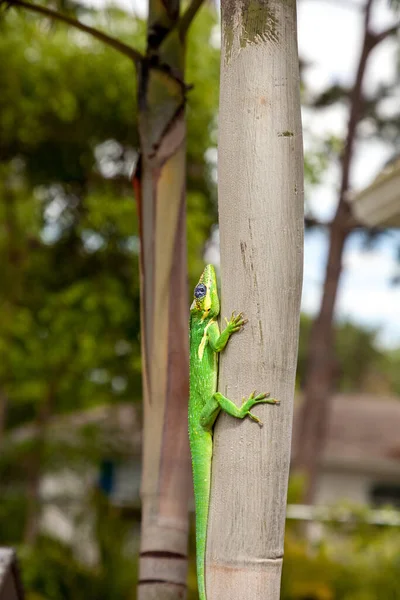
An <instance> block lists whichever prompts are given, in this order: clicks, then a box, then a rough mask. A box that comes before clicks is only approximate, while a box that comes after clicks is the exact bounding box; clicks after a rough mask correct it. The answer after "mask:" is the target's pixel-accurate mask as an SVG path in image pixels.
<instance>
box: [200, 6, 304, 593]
mask: <svg viewBox="0 0 400 600" xmlns="http://www.w3.org/2000/svg"><path fill="white" fill-rule="evenodd" d="M299 89H300V85H299V71H298V54H297V38H296V2H295V1H294V0H290V1H288V0H285V1H283V0H257V1H256V2H250V1H248V0H244V1H243V2H240V3H236V2H233V1H232V0H222V57H221V97H220V117H219V215H220V231H221V275H222V294H221V298H222V315H229V314H230V313H231V312H232V310H236V311H243V312H244V314H245V315H246V317H247V318H248V320H249V322H248V324H247V325H246V326H245V328H244V330H243V332H242V333H241V334H240V335H239V334H238V335H237V337H236V336H235V337H233V339H232V341H231V342H230V344H229V346H228V349H227V350H226V352H225V353H223V354H222V356H221V367H220V377H219V390H220V391H221V392H222V393H223V394H224V395H227V396H228V397H229V398H231V399H232V400H234V401H236V402H238V403H240V401H241V400H240V399H241V398H242V397H243V396H248V395H249V393H250V392H251V391H252V390H254V389H256V390H257V391H259V392H264V391H265V392H268V391H269V392H271V395H272V396H273V397H275V398H279V399H280V401H281V404H280V406H268V405H264V406H259V407H257V408H256V409H254V413H255V414H256V415H258V416H259V417H261V419H262V421H263V423H264V427H263V428H260V427H258V426H257V424H255V423H254V422H252V421H251V420H249V419H246V420H244V421H242V422H239V421H237V422H236V421H234V420H233V419H232V417H229V416H226V415H221V416H220V417H219V419H218V421H217V426H216V430H215V437H214V440H215V446H214V458H213V466H212V487H211V489H212V492H211V493H212V497H211V507H210V518H209V530H208V547H207V561H206V578H207V579H206V583H207V598H208V599H209V600H217V599H218V600H224V599H226V600H228V599H229V600H239V599H240V600H247V599H248V600H257V599H261V598H262V599H263V600H277V599H279V596H280V578H281V569H282V557H283V538H284V527H285V512H286V492H287V481H288V473H289V463H290V442H291V428H292V410H293V394H294V383H295V372H296V360H297V346H298V325H299V312H300V296H301V282H302V264H303V154H302V133H301V119H300V93H299Z"/></svg>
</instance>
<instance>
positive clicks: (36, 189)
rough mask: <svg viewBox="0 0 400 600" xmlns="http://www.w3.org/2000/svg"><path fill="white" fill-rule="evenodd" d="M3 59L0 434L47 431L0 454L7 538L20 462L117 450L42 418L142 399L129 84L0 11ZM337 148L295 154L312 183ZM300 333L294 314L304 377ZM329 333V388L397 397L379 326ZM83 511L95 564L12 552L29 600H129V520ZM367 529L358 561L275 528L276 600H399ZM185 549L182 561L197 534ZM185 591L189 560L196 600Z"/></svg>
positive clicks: (71, 463) (397, 382)
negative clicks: (333, 382)
mask: <svg viewBox="0 0 400 600" xmlns="http://www.w3.org/2000/svg"><path fill="white" fill-rule="evenodd" d="M58 4H59V6H61V7H62V8H63V10H67V11H68V12H70V13H74V14H75V13H76V12H78V14H79V16H80V17H85V18H87V19H89V20H90V22H91V24H93V25H94V26H99V27H102V28H105V29H107V30H109V31H110V33H111V34H112V35H114V36H116V37H119V38H120V39H122V40H125V41H127V42H129V43H132V44H134V45H135V46H136V47H137V48H143V46H144V41H145V34H144V32H145V23H144V22H143V21H141V20H140V19H139V18H137V17H135V16H132V15H127V14H126V13H124V12H123V11H121V10H119V9H116V8H110V9H107V11H98V12H97V11H95V10H93V9H89V8H83V7H82V6H79V5H76V4H75V3H73V2H66V1H65V0H59V2H58ZM215 22H216V18H215V15H214V14H213V13H212V12H211V11H208V10H206V9H205V8H203V9H202V11H201V12H200V14H199V16H198V17H197V18H196V20H195V22H194V24H193V26H192V29H191V34H190V37H189V40H188V55H187V57H188V60H187V82H188V83H189V84H193V85H194V87H193V89H192V90H191V91H190V92H189V94H188V106H187V117H188V140H187V147H188V158H187V179H188V194H187V198H188V219H187V229H188V259H189V260H188V262H189V284H190V285H191V286H193V285H194V283H195V281H196V279H197V277H198V273H199V272H200V271H201V268H202V250H203V247H204V244H205V242H206V240H207V238H208V235H209V232H210V228H211V226H212V224H213V223H214V222H215V221H216V203H215V199H216V186H215V152H216V127H215V119H216V107H217V101H218V84H217V81H218V70H219V52H218V49H217V48H216V47H215V46H214V45H213V43H210V39H212V37H213V33H214V27H215ZM0 63H1V65H2V68H1V69H0V89H1V90H2V93H1V94H0V198H1V202H0V255H1V256H2V260H1V261H0V278H1V281H2V286H1V289H0V306H1V314H2V319H1V320H0V439H1V438H3V437H6V434H7V432H9V431H11V430H13V429H14V428H17V427H20V426H22V425H24V424H25V425H26V424H27V423H28V422H29V423H30V422H33V423H34V424H35V426H36V427H37V428H38V430H39V432H41V434H43V435H42V437H40V436H39V439H37V438H35V437H34V436H30V437H29V436H28V437H26V438H24V439H23V440H22V441H21V442H19V443H18V444H16V443H15V444H12V443H11V444H7V443H5V442H4V443H3V445H2V453H1V459H0V481H1V492H2V493H1V496H0V539H1V543H3V544H4V543H7V544H20V543H21V541H22V540H23V537H24V529H25V520H26V514H27V510H28V507H27V504H28V495H27V493H26V482H27V480H28V475H29V474H30V470H31V465H32V462H31V461H32V457H33V456H35V455H37V454H38V453H39V455H40V468H41V469H42V470H48V471H50V472H54V471H56V470H58V469H60V468H65V467H66V466H67V467H68V468H70V469H71V470H73V471H75V472H77V473H80V472H85V471H86V470H87V469H90V468H93V467H96V466H98V465H99V463H100V461H101V459H102V458H103V457H104V455H105V454H106V455H107V456H119V454H121V453H122V454H123V453H124V452H127V450H126V448H125V447H124V446H123V445H121V444H120V443H119V440H117V439H116V438H112V439H109V438H107V439H104V437H103V436H102V434H101V432H99V431H98V430H96V428H94V427H90V426H88V427H86V428H84V429H82V430H81V431H79V432H78V431H74V432H73V437H72V439H64V438H60V439H59V438H57V437H54V436H53V437H52V436H49V435H47V433H48V432H47V431H46V429H48V428H50V427H51V421H50V419H51V418H52V417H54V416H60V415H65V414H66V413H71V412H73V411H80V410H83V409H90V408H92V407H93V406H96V405H99V404H112V403H116V402H121V401H122V402H132V401H135V402H138V401H139V400H140V398H141V383H140V339H139V283H138V267H137V253H138V232H137V222H136V215H135V205H134V200H133V192H132V188H131V184H130V181H129V175H130V172H131V170H132V166H133V165H134V162H135V160H136V157H137V153H136V149H137V145H138V139H137V118H136V89H135V88H136V85H135V75H134V70H133V66H132V64H131V63H130V61H129V60H127V59H126V58H125V57H121V56H119V55H118V53H116V52H115V51H113V50H111V49H109V48H106V47H104V46H102V45H101V44H100V43H98V42H96V41H93V40H92V39H91V38H89V37H87V36H85V35H84V34H82V33H81V32H76V31H73V30H70V29H67V28H66V27H64V26H63V25H58V24H54V23H50V22H48V21H46V20H43V19H37V18H36V16H32V15H30V14H27V13H18V12H17V11H15V10H14V9H10V10H9V11H7V13H6V14H5V13H2V14H1V19H0ZM343 92H345V90H344V91H343ZM383 92H384V90H383V91H382V90H381V93H383ZM340 93H341V90H338V89H337V90H336V91H333V90H331V92H330V98H329V97H328V96H329V94H326V97H325V98H324V99H322V98H321V99H320V100H319V105H320V106H326V105H328V104H329V102H330V101H331V100H332V98H333V99H334V100H340ZM344 100H345V98H344ZM316 103H317V101H316ZM372 108H373V107H372V105H370V109H371V110H372ZM339 146H340V144H339V142H338V140H336V139H332V138H330V139H328V140H326V141H324V142H322V145H318V144H317V145H316V146H315V148H313V149H311V151H310V152H309V153H308V154H307V155H306V178H307V181H308V183H309V184H311V185H316V184H318V183H320V182H321V179H322V177H323V175H324V173H325V172H326V169H327V166H328V164H329V161H330V160H331V159H332V155H333V153H336V154H338V153H339V151H340V148H339ZM310 324H311V323H310V319H309V318H308V317H305V316H304V317H302V334H301V339H300V353H299V372H298V373H299V374H298V377H299V382H301V380H302V377H303V373H304V361H305V349H306V344H307V337H308V335H309V331H310ZM338 333H339V335H338V343H337V356H338V385H339V388H340V389H342V390H343V391H355V390H358V391H371V390H372V391H377V392H382V391H384V392H388V393H389V392H390V393H393V392H397V393H399V394H400V368H399V365H400V351H397V352H391V353H383V352H382V351H379V350H378V349H377V348H376V346H375V342H374V337H375V332H370V331H364V330H362V329H360V328H358V327H356V326H354V325H352V324H343V325H339V327H338ZM4 415H5V419H4V422H3V416H4ZM3 441H4V440H3ZM38 475H40V473H38ZM92 479H93V478H92ZM299 485H300V484H299ZM291 493H292V495H293V497H295V496H296V491H295V490H294V491H293V490H292V492H291ZM61 500H62V502H63V503H64V504H65V505H66V506H67V507H68V506H69V503H71V499H69V498H68V497H65V498H62V499H61ZM85 500H86V503H85V509H86V510H87V511H88V512H87V513H85V514H86V517H85V515H79V519H81V521H80V522H79V521H78V523H77V527H78V528H79V527H80V526H81V525H82V519H85V518H86V519H88V517H87V515H88V514H90V519H89V521H90V536H91V539H92V542H93V547H94V548H96V549H97V550H98V556H97V558H96V560H95V561H94V562H93V563H90V562H88V561H87V560H84V557H82V556H81V555H80V552H79V547H78V548H77V547H76V545H75V546H74V544H72V545H69V544H67V543H65V542H62V541H60V540H55V539H53V538H50V537H45V536H40V537H39V538H38V539H37V541H36V543H35V544H34V545H33V546H31V547H27V546H22V545H21V547H20V557H21V560H22V567H23V575H24V579H25V586H26V589H27V600H68V599H69V598H71V599H72V598H73V599H74V600H80V599H81V598H82V600H83V599H89V598H95V599H96V600H108V599H109V598H113V600H119V599H121V600H122V599H125V600H129V599H131V598H132V599H133V598H134V597H135V595H134V588H135V581H136V577H137V574H136V564H137V559H136V558H137V557H136V550H137V549H136V547H135V540H136V539H137V532H136V529H137V517H134V518H133V517H132V516H130V517H128V518H126V517H125V516H124V514H123V513H120V512H119V511H118V510H116V509H115V508H112V507H110V505H109V503H108V501H107V500H106V499H104V498H102V497H101V496H100V495H98V494H97V493H96V492H95V491H94V492H93V496H90V497H89V498H85ZM292 530H293V531H292ZM377 533H379V536H380V537H379V536H378V537H376V539H375V538H371V540H370V542H371V543H370V545H369V546H368V548H369V550H368V552H367V551H362V552H360V551H358V550H359V549H360V548H361V545H360V544H361V542H360V534H359V533H357V534H356V533H355V532H352V533H351V535H350V534H346V535H347V537H346V543H347V545H345V547H344V548H343V549H341V552H342V554H340V553H337V552H336V551H335V552H336V553H335V552H334V551H333V549H331V548H330V546H329V545H326V546H325V545H324V544H321V545H320V546H319V547H318V548H316V547H314V548H312V549H310V548H309V546H308V545H307V544H306V543H305V541H304V540H302V538H301V536H299V534H298V532H297V531H296V530H295V529H293V528H292V527H290V528H288V536H287V544H286V559H285V571H284V578H283V594H284V596H283V598H284V599H285V600H292V599H293V600H307V598H308V600H319V599H321V600H325V599H326V600H330V599H331V598H332V599H336V598H337V599H338V600H339V598H340V599H341V600H342V599H345V600H347V599H350V598H352V599H355V600H375V598H378V597H379V598H385V599H386V598H387V599H390V598H393V599H394V598H397V596H396V593H397V591H394V590H395V588H393V587H392V588H390V585H394V583H393V582H394V579H392V578H393V577H394V566H396V562H395V561H396V557H395V554H394V551H395V548H396V549H397V552H398V550H399V548H398V546H396V543H397V542H395V541H393V534H392V532H391V531H390V532H389V531H386V530H385V531H382V532H376V530H374V535H377ZM371 535H372V534H371ZM378 538H379V540H380V541H379V543H381V544H382V546H381V547H382V549H383V550H382V555H379V553H378V548H379V544H378V542H377V541H376V540H377V539H378ZM363 539H367V538H363ZM368 539H369V538H368ZM132 540H133V541H132ZM374 540H375V541H374ZM365 543H367V542H365ZM368 543H369V542H368ZM190 548H191V555H192V557H194V536H193V532H192V536H191V541H190ZM356 549H358V550H357V552H356ZM398 555H399V554H397V556H398ZM397 560H398V559H397ZM374 561H376V564H374ZM393 565H394V566H393ZM397 568H398V565H397ZM380 585H382V586H383V585H386V586H387V587H382V588H379V586H380ZM357 586H358V587H357ZM378 589H381V590H383V593H382V594H381V595H376V594H377V591H376V590H378ZM195 590H196V578H195V567H194V559H193V560H192V561H191V566H190V574H189V596H190V598H192V599H193V598H195V597H196V591H195ZM374 590H375V591H374ZM374 593H375V595H373V594H374ZM368 594H369V595H368Z"/></svg>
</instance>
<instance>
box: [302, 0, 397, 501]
mask: <svg viewBox="0 0 400 600" xmlns="http://www.w3.org/2000/svg"><path fill="white" fill-rule="evenodd" d="M373 7H374V0H366V2H364V4H363V5H362V8H361V11H362V19H363V38H362V45H361V51H360V58H359V62H358V65H357V72H356V75H355V79H354V84H353V86H352V87H351V88H350V89H344V88H342V87H341V86H338V85H334V86H332V87H331V88H329V89H327V90H326V91H324V93H322V94H321V95H320V96H319V97H318V98H315V99H314V101H313V106H314V107H315V108H322V107H325V106H327V105H329V104H331V103H333V102H337V101H338V102H345V104H346V105H347V106H348V123H347V131H346V135H345V139H344V140H343V144H342V145H341V148H342V149H341V151H340V154H339V155H338V159H339V164H340V186H339V194H338V203H337V209H336V213H335V216H334V218H333V220H332V221H331V222H330V223H329V224H328V227H329V234H328V235H329V249H328V257H327V263H326V272H325V278H324V284H323V293H322V300H321V306H320V309H319V311H318V315H317V317H316V319H315V321H314V324H313V327H312V331H311V335H310V343H309V346H308V355H307V366H306V375H305V379H304V403H303V407H302V415H301V422H300V432H299V439H301V444H300V446H299V448H298V456H297V459H296V462H297V468H298V469H299V470H301V471H302V472H303V473H304V474H305V475H306V482H307V484H306V492H305V499H306V501H308V502H311V501H312V499H313V495H314V490H315V481H316V475H317V465H318V457H319V456H320V455H321V451H322V448H323V445H324V440H325V435H326V429H327V420H328V407H329V398H330V396H331V394H332V392H333V389H334V386H335V379H336V372H337V368H336V361H335V345H334V337H335V336H334V325H333V319H334V312H335V305H336V298H337V293H338V286H339V281H340V275H341V272H342V257H343V253H344V249H345V244H346V241H347V240H348V238H349V236H350V235H351V234H352V233H353V232H354V231H357V230H359V227H360V224H358V223H356V222H355V220H354V218H353V216H352V214H351V210H350V206H349V204H348V202H347V195H348V193H349V191H350V189H351V168H352V165H353V161H354V156H355V152H356V141H357V140H359V139H360V137H361V136H362V132H361V129H360V126H361V124H363V123H365V122H367V121H368V123H369V124H370V125H371V126H372V127H374V130H375V133H376V134H379V135H380V136H385V137H386V138H387V139H388V140H391V141H394V140H393V133H394V132H395V131H397V129H396V126H395V124H396V123H397V124H398V119H399V116H398V115H396V117H395V118H390V119H387V120H386V119H383V118H382V117H380V116H379V110H378V108H379V103H380V102H381V101H382V99H383V98H384V97H386V96H387V95H388V94H389V89H387V88H385V89H382V88H380V89H378V90H377V91H376V92H375V93H374V95H373V96H372V97H369V96H368V95H367V94H366V92H365V89H364V84H365V73H366V68H367V65H368V62H369V59H370V57H371V55H372V53H373V51H374V49H375V48H377V47H378V46H379V45H380V44H381V43H383V42H384V40H386V39H388V38H389V37H390V36H393V35H395V34H396V33H397V31H398V27H399V25H398V23H397V22H394V24H393V26H391V27H389V28H387V29H386V30H383V31H379V32H375V31H373V29H372V26H371V13H372V10H373ZM310 221H311V223H312V222H313V219H312V218H311V219H310Z"/></svg>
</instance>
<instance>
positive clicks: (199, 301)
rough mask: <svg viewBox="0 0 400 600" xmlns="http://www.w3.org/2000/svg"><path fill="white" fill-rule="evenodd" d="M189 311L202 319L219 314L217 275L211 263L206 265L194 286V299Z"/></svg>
mask: <svg viewBox="0 0 400 600" xmlns="http://www.w3.org/2000/svg"><path fill="white" fill-rule="evenodd" d="M190 312H191V314H197V315H198V316H201V318H202V319H203V320H204V319H207V318H208V317H216V316H218V314H219V299H218V288H217V277H216V275H215V269H214V267H213V266H212V265H207V266H206V268H205V269H204V271H203V273H202V274H201V277H200V279H199V283H198V284H197V285H196V287H195V288H194V299H193V302H192V305H191V307H190Z"/></svg>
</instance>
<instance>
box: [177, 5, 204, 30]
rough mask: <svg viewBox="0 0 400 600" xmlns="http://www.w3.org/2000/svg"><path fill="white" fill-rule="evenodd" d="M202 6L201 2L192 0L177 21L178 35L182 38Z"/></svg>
mask: <svg viewBox="0 0 400 600" xmlns="http://www.w3.org/2000/svg"><path fill="white" fill-rule="evenodd" d="M202 4H203V0H192V2H191V3H190V4H189V6H188V8H187V9H186V10H185V12H184V13H183V15H182V17H181V18H180V19H179V21H178V23H177V27H178V30H179V34H180V35H181V36H182V37H183V36H184V35H185V34H186V33H187V31H188V29H189V27H190V25H191V23H192V21H193V19H194V18H195V16H196V15H197V12H198V11H199V9H200V8H201V5H202Z"/></svg>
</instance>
